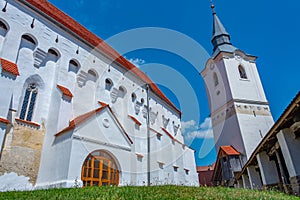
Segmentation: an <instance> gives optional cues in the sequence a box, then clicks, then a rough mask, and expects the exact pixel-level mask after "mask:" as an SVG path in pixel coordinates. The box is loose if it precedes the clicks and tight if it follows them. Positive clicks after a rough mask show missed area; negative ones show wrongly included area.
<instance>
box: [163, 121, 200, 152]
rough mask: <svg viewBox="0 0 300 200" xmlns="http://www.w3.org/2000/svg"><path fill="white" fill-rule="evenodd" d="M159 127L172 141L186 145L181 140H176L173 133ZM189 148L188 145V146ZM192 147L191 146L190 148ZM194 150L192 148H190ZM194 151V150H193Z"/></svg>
mask: <svg viewBox="0 0 300 200" xmlns="http://www.w3.org/2000/svg"><path fill="white" fill-rule="evenodd" d="M161 129H162V130H163V131H164V132H165V133H166V134H167V136H169V137H170V138H171V139H172V140H173V141H175V142H178V143H179V144H181V145H182V146H184V147H186V145H185V144H183V143H182V142H180V141H179V140H177V139H176V138H175V137H173V135H172V134H171V133H169V132H168V131H167V130H166V129H165V128H163V127H161ZM188 148H190V147H188ZM190 149H192V148H190ZM192 150H194V149H192ZM194 151H195V150H194Z"/></svg>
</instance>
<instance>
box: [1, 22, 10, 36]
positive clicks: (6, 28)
mask: <svg viewBox="0 0 300 200" xmlns="http://www.w3.org/2000/svg"><path fill="white" fill-rule="evenodd" d="M7 31H8V27H7V25H6V24H5V23H3V22H2V21H0V35H2V36H3V37H5V35H6V33H7Z"/></svg>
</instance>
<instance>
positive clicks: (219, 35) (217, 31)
mask: <svg viewBox="0 0 300 200" xmlns="http://www.w3.org/2000/svg"><path fill="white" fill-rule="evenodd" d="M211 9H212V13H213V36H212V40H211V41H212V44H213V45H214V51H215V50H216V49H217V48H218V47H219V46H221V45H223V44H229V45H231V43H230V35H229V34H228V33H227V31H226V29H225V27H224V26H223V24H222V22H221V21H220V19H219V18H218V16H217V13H216V12H215V5H214V4H213V3H212V4H211Z"/></svg>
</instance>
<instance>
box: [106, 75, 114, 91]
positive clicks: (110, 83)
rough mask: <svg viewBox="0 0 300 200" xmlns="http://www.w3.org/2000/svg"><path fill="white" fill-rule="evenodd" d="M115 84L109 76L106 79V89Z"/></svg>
mask: <svg viewBox="0 0 300 200" xmlns="http://www.w3.org/2000/svg"><path fill="white" fill-rule="evenodd" d="M113 85H114V84H113V82H112V80H110V79H108V78H107V79H105V89H106V90H108V91H110V90H111V88H112V86H113Z"/></svg>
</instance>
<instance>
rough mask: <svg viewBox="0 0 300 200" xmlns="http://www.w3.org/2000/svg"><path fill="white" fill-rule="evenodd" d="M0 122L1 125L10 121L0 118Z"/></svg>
mask: <svg viewBox="0 0 300 200" xmlns="http://www.w3.org/2000/svg"><path fill="white" fill-rule="evenodd" d="M0 122H1V123H3V124H10V121H9V120H7V119H5V118H2V117H0Z"/></svg>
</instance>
